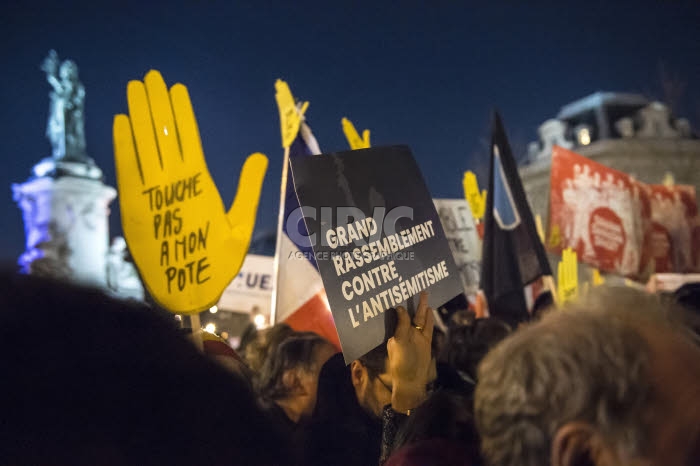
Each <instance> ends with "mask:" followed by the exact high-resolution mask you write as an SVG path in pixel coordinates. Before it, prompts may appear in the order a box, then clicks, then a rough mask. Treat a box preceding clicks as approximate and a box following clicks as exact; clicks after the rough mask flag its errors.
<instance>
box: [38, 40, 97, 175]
mask: <svg viewBox="0 0 700 466" xmlns="http://www.w3.org/2000/svg"><path fill="white" fill-rule="evenodd" d="M41 69H42V71H44V72H45V73H46V80H47V81H48V83H49V84H50V85H51V88H52V91H51V93H50V94H49V97H50V98H51V101H50V104H49V118H48V122H47V124H46V137H47V138H48V139H49V142H50V143H51V149H52V150H51V157H48V158H46V159H44V160H42V161H41V162H39V163H38V164H37V165H36V166H35V167H34V170H33V171H34V176H37V177H42V176H52V177H59V176H63V175H69V176H76V177H80V178H90V179H101V178H102V171H101V170H100V169H99V168H98V167H97V166H96V165H95V162H94V161H93V160H92V159H91V158H90V157H88V155H87V151H86V146H85V87H84V86H83V84H82V83H81V82H80V79H79V78H78V66H77V65H76V64H75V62H74V61H72V60H63V61H61V60H59V58H58V54H57V53H56V51H55V50H51V51H50V52H49V55H48V56H47V57H46V58H45V59H44V62H43V63H42V65H41Z"/></svg>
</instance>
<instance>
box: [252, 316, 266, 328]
mask: <svg viewBox="0 0 700 466" xmlns="http://www.w3.org/2000/svg"><path fill="white" fill-rule="evenodd" d="M253 323H255V327H256V328H263V327H264V326H265V316H264V315H262V314H257V315H256V316H255V317H253Z"/></svg>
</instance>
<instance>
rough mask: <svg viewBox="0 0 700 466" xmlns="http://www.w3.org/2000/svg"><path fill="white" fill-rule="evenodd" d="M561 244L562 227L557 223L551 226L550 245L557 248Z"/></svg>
mask: <svg viewBox="0 0 700 466" xmlns="http://www.w3.org/2000/svg"><path fill="white" fill-rule="evenodd" d="M560 244H561V229H560V228H559V225H557V224H556V223H555V224H554V225H552V226H551V232H550V233H549V247H552V248H556V247H558V246H559V245H560Z"/></svg>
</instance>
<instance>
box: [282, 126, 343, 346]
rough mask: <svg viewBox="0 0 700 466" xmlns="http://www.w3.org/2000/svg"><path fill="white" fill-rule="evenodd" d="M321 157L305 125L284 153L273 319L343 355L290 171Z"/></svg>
mask: <svg viewBox="0 0 700 466" xmlns="http://www.w3.org/2000/svg"><path fill="white" fill-rule="evenodd" d="M320 154H321V150H320V149H319V147H318V142H316V138H314V135H313V133H312V132H311V129H310V128H309V126H308V125H307V124H306V122H304V121H302V123H301V126H300V128H299V133H298V134H297V137H296V139H295V140H294V142H293V143H292V145H291V146H290V148H289V153H288V154H287V153H285V160H284V163H283V167H282V187H281V189H282V192H283V193H284V194H283V195H282V196H283V197H282V196H281V200H282V201H283V205H280V213H282V215H280V217H279V223H280V225H278V228H277V248H276V253H275V276H276V285H275V288H274V289H275V293H274V294H273V298H272V300H273V314H272V315H273V320H274V322H275V323H278V322H285V323H287V324H288V325H289V326H290V327H292V328H293V329H294V330H297V331H310V332H315V333H317V334H319V335H321V336H322V337H324V338H325V339H327V340H328V341H330V342H331V343H332V344H333V345H334V346H335V347H336V348H338V350H339V351H340V349H341V348H340V340H339V339H338V332H337V331H336V329H335V323H334V322H333V315H332V314H331V310H330V305H329V304H328V298H327V297H326V290H325V289H324V287H323V281H322V280H321V274H320V273H319V272H318V266H317V265H316V260H315V258H314V253H313V249H312V247H311V240H310V239H309V237H308V236H309V235H308V231H307V230H306V224H305V223H304V219H303V217H302V215H301V209H300V208H299V199H298V198H297V194H296V192H295V191H294V184H293V182H292V176H291V173H290V171H289V160H290V159H291V158H293V157H311V156H316V155H320Z"/></svg>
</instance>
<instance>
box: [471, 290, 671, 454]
mask: <svg viewBox="0 0 700 466" xmlns="http://www.w3.org/2000/svg"><path fill="white" fill-rule="evenodd" d="M668 310H670V309H669V307H668V305H667V304H665V303H663V302H662V301H661V300H660V299H659V298H658V297H656V296H650V295H643V294H641V293H639V292H634V291H630V290H629V289H619V288H616V289H612V288H610V289H605V290H602V291H599V292H598V293H596V294H595V295H594V296H592V297H590V298H589V299H588V300H587V301H586V302H581V303H578V304H576V305H573V306H570V307H568V308H566V309H565V310H563V311H561V312H553V313H549V315H547V316H545V317H544V318H543V320H542V321H540V322H538V323H535V324H532V325H529V326H527V327H525V328H522V329H520V330H519V331H518V332H516V333H515V334H513V335H512V336H511V337H509V338H507V339H506V340H504V341H503V342H502V343H501V344H499V345H498V346H497V347H496V348H495V349H494V350H493V351H491V352H490V353H489V354H488V355H487V356H486V358H485V359H484V360H483V362H482V363H481V365H480V366H479V372H478V373H479V383H478V385H477V388H476V394H475V416H476V422H477V427H478V429H479V433H480V435H481V438H482V450H483V453H484V456H485V457H486V458H487V460H488V461H489V463H490V464H491V465H493V466H515V465H527V466H543V465H549V464H551V458H552V457H553V455H554V452H555V451H556V450H557V442H556V438H557V436H558V435H561V434H562V428H564V427H565V426H567V425H568V426H571V425H572V423H577V425H581V426H588V427H590V429H591V430H592V431H595V432H596V434H597V435H598V438H600V439H603V442H604V443H605V444H607V445H608V446H610V447H611V448H613V449H614V450H615V452H616V453H615V454H616V455H619V457H628V458H629V457H638V456H645V454H646V452H645V449H646V448H647V447H648V444H647V440H648V439H649V436H650V422H649V420H648V419H646V415H645V413H647V412H648V409H645V408H647V407H648V404H649V403H650V400H651V399H652V397H653V396H654V389H655V387H654V385H653V383H652V379H653V378H652V362H651V361H652V359H653V351H652V348H651V346H650V342H649V338H648V332H649V329H656V330H659V331H661V330H662V329H663V328H667V329H670V330H672V331H673V332H674V333H676V334H679V335H680V334H681V333H683V332H684V330H683V329H682V327H680V326H677V325H676V323H675V322H674V320H673V319H671V318H670V316H671V314H672V313H670V312H666V311H668ZM557 463H558V462H557Z"/></svg>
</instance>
